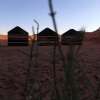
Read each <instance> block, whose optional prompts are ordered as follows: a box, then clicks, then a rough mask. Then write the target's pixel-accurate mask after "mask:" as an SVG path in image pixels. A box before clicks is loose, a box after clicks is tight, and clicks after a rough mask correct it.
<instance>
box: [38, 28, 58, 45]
mask: <svg viewBox="0 0 100 100" xmlns="http://www.w3.org/2000/svg"><path fill="white" fill-rule="evenodd" d="M37 41H38V45H53V44H55V41H58V34H57V33H56V32H55V31H53V30H51V29H50V28H48V27H47V28H45V29H44V30H42V31H41V32H40V33H39V34H37ZM56 43H57V42H56Z"/></svg>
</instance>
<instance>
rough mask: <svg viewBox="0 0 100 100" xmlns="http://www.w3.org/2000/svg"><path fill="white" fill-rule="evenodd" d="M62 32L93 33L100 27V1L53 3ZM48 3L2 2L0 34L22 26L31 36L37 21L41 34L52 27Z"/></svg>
mask: <svg viewBox="0 0 100 100" xmlns="http://www.w3.org/2000/svg"><path fill="white" fill-rule="evenodd" d="M53 5H54V9H55V11H56V20H57V25H58V30H59V33H60V34H61V33H64V32H65V31H67V30H69V29H70V28H74V29H77V30H78V29H80V28H81V27H83V26H84V27H85V28H86V31H93V30H96V29H97V28H98V27H100V0H53ZM49 12H50V11H49V7H48V0H0V13H1V14H0V34H6V33H7V32H8V31H9V30H10V29H12V28H14V27H15V26H20V27H22V28H23V29H25V30H26V31H28V32H29V33H30V34H31V33H32V25H34V27H35V28H36V24H35V23H34V22H33V19H36V20H37V21H38V22H39V24H40V31H41V30H42V29H44V28H45V27H50V28H51V29H53V27H52V20H51V18H50V16H49Z"/></svg>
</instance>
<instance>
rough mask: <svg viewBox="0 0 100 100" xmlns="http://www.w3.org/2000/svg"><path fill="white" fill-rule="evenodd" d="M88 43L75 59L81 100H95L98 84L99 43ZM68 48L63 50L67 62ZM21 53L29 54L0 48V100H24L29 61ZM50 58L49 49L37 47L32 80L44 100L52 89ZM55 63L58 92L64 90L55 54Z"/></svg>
mask: <svg viewBox="0 0 100 100" xmlns="http://www.w3.org/2000/svg"><path fill="white" fill-rule="evenodd" d="M87 39H88V40H87ZM87 39H85V42H84V44H83V45H82V47H81V50H80V52H79V53H78V55H77V59H78V62H79V63H80V67H79V66H76V68H75V73H74V74H75V75H74V76H75V77H76V79H77V85H78V86H79V87H80V95H81V99H80V100H96V99H95V94H96V91H97V89H98V84H99V83H100V44H99V40H100V39H93V38H92V39H90V40H89V38H87ZM97 41H98V42H97ZM67 48H68V47H67V46H66V47H63V53H64V54H65V57H66V58H67ZM23 51H24V52H25V53H27V54H29V47H0V71H1V72H0V100H25V99H24V93H25V91H24V88H25V87H24V86H25V77H26V74H25V72H26V69H27V67H28V59H29V57H28V56H27V55H24V54H23V53H22V52H23ZM51 55H52V47H39V57H38V67H37V68H35V69H34V66H33V67H32V70H31V71H34V70H35V71H34V72H35V73H33V75H32V76H33V78H34V77H35V79H36V80H37V81H39V83H40V85H41V91H40V92H41V95H42V98H43V100H50V97H51V96H50V93H51V92H50V91H51V88H52V86H53V76H52V64H51V62H52V56H51ZM56 60H57V62H56V71H57V73H56V74H57V84H58V87H59V89H60V90H61V89H62V88H63V67H62V62H61V59H60V55H59V53H58V52H57V54H56ZM33 65H34V59H33ZM87 82H88V84H87ZM99 87H100V84H99ZM99 99H100V98H99ZM99 99H98V100H99Z"/></svg>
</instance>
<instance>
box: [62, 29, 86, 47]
mask: <svg viewBox="0 0 100 100" xmlns="http://www.w3.org/2000/svg"><path fill="white" fill-rule="evenodd" d="M83 35H84V32H82V31H76V30H74V29H70V30H68V31H67V32H65V33H63V34H62V36H61V42H62V44H63V45H80V44H81V43H82V39H83Z"/></svg>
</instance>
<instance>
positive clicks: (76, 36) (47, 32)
mask: <svg viewBox="0 0 100 100" xmlns="http://www.w3.org/2000/svg"><path fill="white" fill-rule="evenodd" d="M82 34H83V32H81V31H76V30H74V29H70V30H68V31H67V32H65V33H63V34H62V35H61V40H59V35H58V34H57V33H56V32H55V31H53V30H51V29H50V28H45V29H44V30H42V31H41V32H39V33H38V34H37V43H38V45H40V46H45V45H54V44H56V45H57V44H58V42H59V41H60V42H61V44H63V45H69V44H70V45H71V44H75V45H80V44H81V42H82V38H83V37H82ZM28 38H29V33H28V32H26V31H25V30H23V29H22V28H20V27H19V26H17V27H15V28H13V29H12V30H10V31H9V32H8V45H9V46H27V45H29V39H28Z"/></svg>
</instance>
